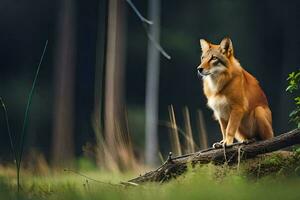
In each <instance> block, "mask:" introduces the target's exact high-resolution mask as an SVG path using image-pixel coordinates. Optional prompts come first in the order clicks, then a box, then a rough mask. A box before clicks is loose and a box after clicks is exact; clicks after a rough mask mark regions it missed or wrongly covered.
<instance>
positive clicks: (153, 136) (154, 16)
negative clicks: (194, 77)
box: [145, 0, 160, 166]
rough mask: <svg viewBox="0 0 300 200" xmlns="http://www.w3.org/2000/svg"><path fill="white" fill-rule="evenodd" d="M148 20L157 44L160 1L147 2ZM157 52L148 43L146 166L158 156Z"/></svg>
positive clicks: (154, 161) (153, 46)
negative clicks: (150, 21) (151, 23)
mask: <svg viewBox="0 0 300 200" xmlns="http://www.w3.org/2000/svg"><path fill="white" fill-rule="evenodd" d="M148 6H149V10H148V13H149V19H150V20H152V21H153V23H154V24H153V25H152V26H150V34H151V35H152V36H153V39H154V40H155V41H157V42H159V33H160V28H159V27H160V0H151V1H149V5H148ZM159 55H160V54H159V51H158V50H157V49H156V48H155V45H154V44H153V42H151V41H150V40H149V41H148V61H147V80H146V81H147V82H146V127H145V129H146V130H145V131H146V141H145V143H146V164H149V165H152V166H153V165H155V164H156V163H157V155H158V140H157V124H158V93H159V87H158V86H159Z"/></svg>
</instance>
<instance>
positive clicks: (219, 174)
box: [0, 149, 300, 200]
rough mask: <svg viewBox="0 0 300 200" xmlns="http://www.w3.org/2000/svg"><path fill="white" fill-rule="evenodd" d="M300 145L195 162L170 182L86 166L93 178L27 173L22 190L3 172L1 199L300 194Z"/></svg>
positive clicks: (281, 196) (275, 196) (280, 196)
mask: <svg viewBox="0 0 300 200" xmlns="http://www.w3.org/2000/svg"><path fill="white" fill-rule="evenodd" d="M299 160H300V149H298V150H295V151H294V152H289V153H288V152H283V151H280V152H277V153H272V154H268V155H265V156H264V157H257V158H255V159H253V160H252V159H251V160H249V161H247V162H243V163H241V165H240V166H239V167H237V166H228V165H220V166H215V165H212V164H208V165H199V166H197V167H194V168H192V167H190V168H189V170H188V172H187V173H185V174H184V175H183V176H180V177H179V178H177V179H174V180H172V181H170V182H168V183H165V184H159V183H150V184H146V185H140V186H136V187H135V186H122V185H120V184H119V183H120V182H121V181H124V180H128V179H130V178H132V176H134V175H136V173H134V174H115V173H107V172H106V173H104V172H95V171H93V172H86V175H87V176H89V177H92V178H93V179H96V180H99V181H98V182H97V181H92V180H90V179H87V178H84V177H82V176H78V175H76V174H73V173H67V172H61V173H55V174H52V175H49V176H31V175H30V174H27V175H26V177H24V182H23V184H22V186H23V188H22V190H21V192H20V193H19V194H18V193H16V192H15V187H16V184H15V178H14V177H9V176H5V173H0V196H1V199H26V200H27V199H28V200H29V199H30V200H37V199H47V200H48V199H49V200H52V199H53V200H54V199H55V200H60V199H63V200H68V199H72V200H73V199H76V200H77V199H143V200H147V199H172V200H176V199H268V198H273V199H299V198H300V193H299V192H298V187H299V185H300V174H299V166H300V161H299Z"/></svg>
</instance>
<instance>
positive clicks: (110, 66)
mask: <svg viewBox="0 0 300 200" xmlns="http://www.w3.org/2000/svg"><path fill="white" fill-rule="evenodd" d="M124 9H125V1H123V0H109V1H108V30H107V31H108V32H107V50H106V68H105V71H106V72H105V97H104V98H105V102H104V104H105V106H104V132H105V139H106V142H107V147H108V150H109V152H110V153H111V155H112V156H113V157H114V159H116V155H114V154H115V151H116V149H115V147H116V146H115V145H116V143H115V142H116V138H117V135H116V134H117V131H118V130H117V126H118V127H120V130H123V128H124V127H125V126H124V104H123V96H124V88H125V82H124V73H125V71H124V65H125V57H124V54H125V49H124V47H125V36H126V34H125V33H126V32H125V27H126V26H125V25H126V16H125V10H124Z"/></svg>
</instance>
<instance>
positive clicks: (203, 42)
mask: <svg viewBox="0 0 300 200" xmlns="http://www.w3.org/2000/svg"><path fill="white" fill-rule="evenodd" d="M200 46H201V49H202V52H205V51H207V50H208V49H209V48H210V45H209V43H208V42H207V41H206V40H204V39H200Z"/></svg>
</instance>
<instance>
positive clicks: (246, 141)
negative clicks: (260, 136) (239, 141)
mask: <svg viewBox="0 0 300 200" xmlns="http://www.w3.org/2000/svg"><path fill="white" fill-rule="evenodd" d="M253 142H256V139H255V138H252V139H247V140H244V141H243V144H251V143H253Z"/></svg>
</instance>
